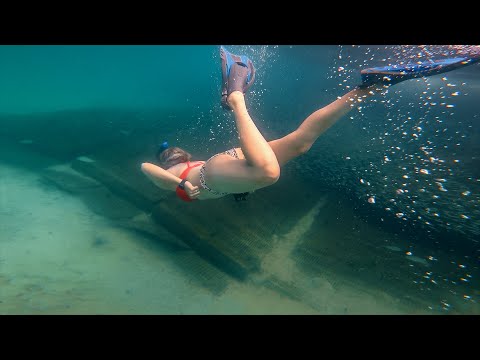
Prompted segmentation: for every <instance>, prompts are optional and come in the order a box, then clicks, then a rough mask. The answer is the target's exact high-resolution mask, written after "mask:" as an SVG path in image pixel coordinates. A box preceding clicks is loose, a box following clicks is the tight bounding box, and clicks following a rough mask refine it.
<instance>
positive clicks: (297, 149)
mask: <svg viewBox="0 0 480 360" xmlns="http://www.w3.org/2000/svg"><path fill="white" fill-rule="evenodd" d="M379 86H380V85H376V86H373V87H369V88H365V89H359V88H356V89H354V90H352V91H350V92H348V93H347V94H345V95H344V96H342V97H341V98H340V99H337V100H335V101H334V102H332V103H331V104H329V105H327V106H325V107H323V108H321V109H319V110H317V111H315V112H314V113H312V114H311V115H310V116H308V117H307V118H306V119H305V120H304V121H303V123H302V124H301V125H300V126H299V127H298V129H297V130H295V131H293V132H291V133H290V134H288V135H287V136H284V137H283V138H281V139H277V140H273V141H270V142H269V143H268V144H269V145H270V147H271V148H272V150H273V152H274V153H275V156H276V157H277V161H278V163H279V165H280V166H283V165H285V164H286V163H287V162H289V161H290V160H292V159H294V158H296V157H298V156H300V155H302V154H304V153H306V152H307V151H308V150H309V149H310V147H311V146H312V145H313V143H314V142H315V141H316V140H317V139H318V137H319V136H320V135H321V134H323V133H324V132H325V131H326V130H327V129H328V128H330V127H331V126H332V125H333V124H335V123H336V122H337V121H338V120H339V119H341V118H342V117H343V116H344V115H346V114H347V113H349V112H350V111H351V110H352V109H353V108H354V107H356V105H357V104H359V99H362V100H363V99H365V98H367V97H369V96H371V95H374V94H375V93H376V92H379V91H381V90H383V88H378V87H379ZM380 87H381V86H380Z"/></svg>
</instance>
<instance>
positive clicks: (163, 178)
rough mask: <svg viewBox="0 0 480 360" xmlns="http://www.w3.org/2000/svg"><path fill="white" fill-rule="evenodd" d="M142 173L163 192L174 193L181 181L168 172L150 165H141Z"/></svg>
mask: <svg viewBox="0 0 480 360" xmlns="http://www.w3.org/2000/svg"><path fill="white" fill-rule="evenodd" d="M142 172H143V173H144V174H145V175H147V177H148V178H149V179H150V180H152V181H153V183H154V184H155V185H157V186H158V187H160V188H162V189H164V190H172V191H175V190H176V188H177V186H178V184H180V182H181V181H182V179H180V178H179V177H177V176H175V175H173V174H172V173H171V172H170V171H167V170H165V169H162V168H161V167H159V166H156V165H153V164H150V163H143V164H142Z"/></svg>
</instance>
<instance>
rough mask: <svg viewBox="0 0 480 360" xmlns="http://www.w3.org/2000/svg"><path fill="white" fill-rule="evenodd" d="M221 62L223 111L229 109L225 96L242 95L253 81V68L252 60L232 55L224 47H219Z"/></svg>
mask: <svg viewBox="0 0 480 360" xmlns="http://www.w3.org/2000/svg"><path fill="white" fill-rule="evenodd" d="M220 58H221V60H222V95H221V103H222V106H223V107H224V108H225V109H230V106H229V105H228V103H227V96H228V95H230V94H231V93H232V92H233V91H236V90H238V91H242V92H243V93H244V94H245V93H246V92H247V90H248V89H249V88H250V86H252V84H253V81H254V80H255V67H254V66H253V62H252V60H250V59H249V58H248V57H246V56H245V55H234V54H232V53H230V52H228V51H227V50H226V49H225V47H223V46H221V47H220Z"/></svg>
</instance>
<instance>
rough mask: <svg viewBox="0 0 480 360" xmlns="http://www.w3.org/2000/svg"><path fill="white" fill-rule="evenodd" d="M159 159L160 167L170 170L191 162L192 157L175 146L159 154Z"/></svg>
mask: <svg viewBox="0 0 480 360" xmlns="http://www.w3.org/2000/svg"><path fill="white" fill-rule="evenodd" d="M157 158H158V160H159V161H160V166H161V167H162V168H164V169H168V168H170V167H172V166H174V165H177V164H180V163H182V162H187V161H190V159H191V158H192V155H190V154H189V153H188V152H186V151H185V150H183V149H180V148H179V147H176V146H173V147H169V148H167V149H165V150H163V151H162V152H161V153H159V154H157Z"/></svg>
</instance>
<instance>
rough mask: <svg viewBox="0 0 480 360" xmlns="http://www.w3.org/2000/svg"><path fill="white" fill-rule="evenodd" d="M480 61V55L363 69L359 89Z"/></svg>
mask: <svg viewBox="0 0 480 360" xmlns="http://www.w3.org/2000/svg"><path fill="white" fill-rule="evenodd" d="M479 61H480V55H479V56H475V57H458V58H447V59H442V60H435V61H433V60H432V61H423V62H420V63H412V64H406V65H392V66H383V67H373V68H369V69H363V70H362V71H361V72H360V74H361V77H362V84H361V85H359V87H360V88H365V87H368V86H370V85H374V84H383V85H385V86H391V85H395V84H398V83H399V82H402V81H405V80H409V79H414V78H420V77H426V76H433V75H437V74H441V73H445V72H448V71H452V70H455V69H459V68H461V67H465V66H468V65H472V64H475V63H477V62H479Z"/></svg>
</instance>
